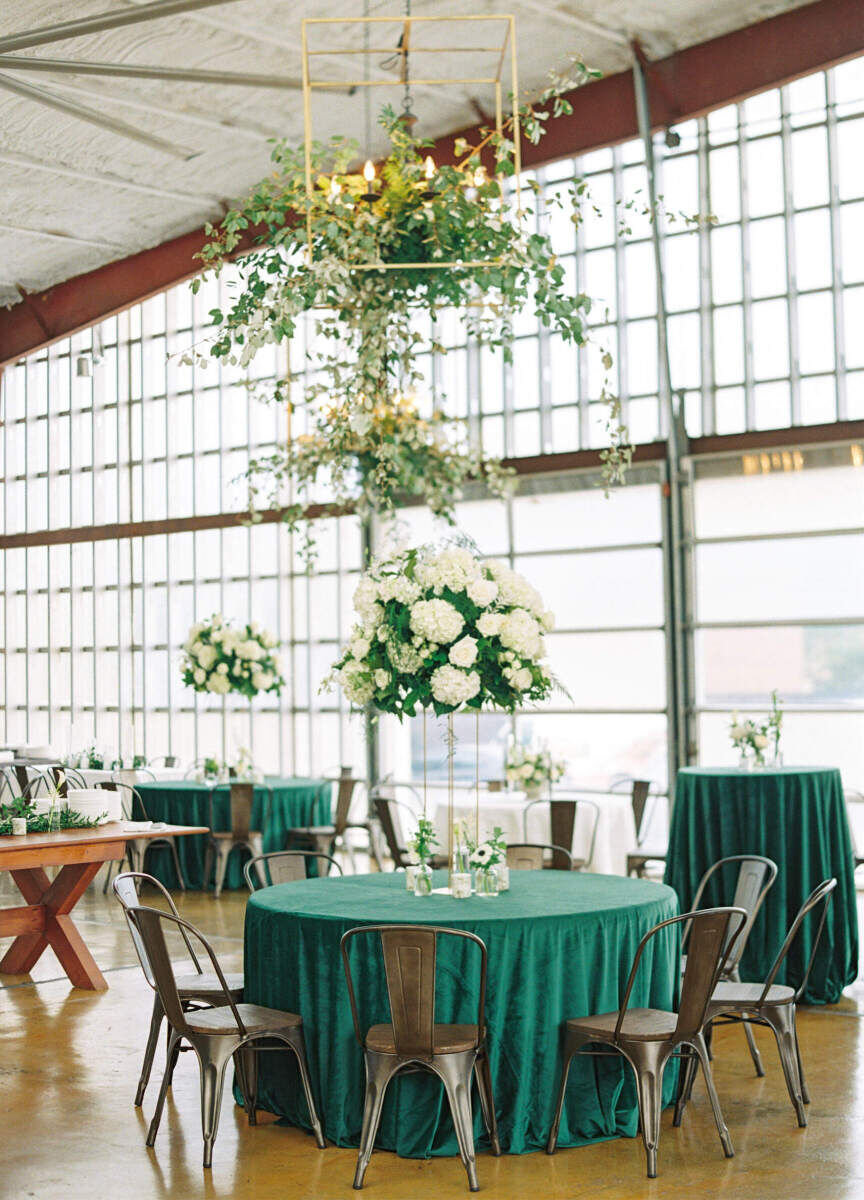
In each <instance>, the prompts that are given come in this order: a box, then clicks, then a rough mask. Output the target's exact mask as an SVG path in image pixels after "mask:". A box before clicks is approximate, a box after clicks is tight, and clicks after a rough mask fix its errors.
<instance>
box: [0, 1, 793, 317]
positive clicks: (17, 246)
mask: <svg viewBox="0 0 864 1200" xmlns="http://www.w3.org/2000/svg"><path fill="white" fill-rule="evenodd" d="M803 2H805V0H755V2H754V0H577V2H576V3H575V4H574V3H572V2H571V0H554V2H552V0H510V2H508V3H504V4H501V3H500V2H499V0H470V3H469V5H468V6H466V4H465V0H460V3H459V4H455V3H453V2H452V0H451V2H450V3H449V4H448V3H444V0H439V2H435V0H415V2H414V4H413V6H412V12H413V14H414V15H415V16H442V15H445V14H447V13H456V12H458V13H461V14H465V13H466V12H470V13H471V14H482V13H495V12H500V11H505V12H512V13H514V14H515V16H516V18H517V22H516V24H517V43H518V49H519V76H520V78H519V83H520V88H530V87H533V86H538V85H541V84H542V83H543V82H544V81H545V79H546V76H547V73H548V71H549V70H550V69H555V68H557V69H564V68H566V65H567V61H568V56H569V55H571V54H572V53H578V54H580V55H581V56H582V57H583V58H584V60H585V61H586V62H587V63H589V64H590V65H591V66H596V67H598V68H600V69H602V70H603V71H605V72H607V73H613V72H616V71H620V70H623V69H625V68H627V67H628V66H629V65H630V50H629V48H628V43H629V39H630V38H631V37H633V36H638V37H639V38H640V39H641V41H642V42H643V45H644V46H645V47H646V49H647V51H648V53H649V55H650V56H651V57H663V56H665V55H668V54H671V53H673V52H674V51H676V50H679V49H682V48H684V47H686V46H689V45H693V44H695V43H697V42H701V41H705V40H707V39H709V38H711V37H716V36H718V35H720V34H723V33H726V32H728V31H730V30H732V29H736V28H739V27H741V26H744V25H748V24H752V23H754V22H756V21H760V20H763V19H765V18H766V17H769V16H773V15H774V14H776V13H778V12H781V11H784V10H786V9H790V8H794V7H797V6H798V4H799V3H803ZM138 4H140V0H3V3H2V6H0V42H2V39H3V38H4V37H8V36H10V35H12V34H16V33H21V32H24V31H28V30H33V29H36V28H39V27H42V26H45V25H53V24H57V23H60V22H66V21H70V20H76V19H79V18H82V17H87V16H91V15H93V14H97V13H102V12H105V11H114V10H117V11H118V12H119V11H122V10H124V9H129V8H134V7H135V6H136V5H138ZM362 11H363V10H362V7H361V4H360V3H358V0H352V3H350V4H349V3H346V2H345V0H341V2H339V3H336V2H335V0H302V2H300V3H296V2H294V0H230V2H229V0H225V2H224V3H223V4H221V5H219V6H218V7H212V8H204V9H200V10H198V11H194V12H189V13H183V14H176V15H173V16H162V17H160V18H159V19H157V20H150V21H146V22H142V23H139V24H134V25H128V26H125V27H122V28H118V29H111V30H103V31H101V32H98V33H91V34H88V35H86V36H77V37H74V38H66V39H64V40H62V41H56V42H51V43H49V44H45V45H39V46H34V47H31V48H26V49H20V50H16V51H14V53H15V54H16V56H17V57H20V58H24V57H32V58H43V59H45V58H54V59H65V60H70V59H77V60H88V61H91V62H104V63H125V64H136V65H147V66H158V67H174V68H177V67H182V68H186V69H188V68H194V69H198V70H210V71H219V72H223V71H228V72H242V73H249V74H256V75H260V74H264V75H276V76H282V77H286V78H288V79H290V80H293V81H297V82H299V80H300V76H301V56H300V21H301V18H302V17H304V16H306V17H313V16H314V17H322V16H332V17H344V16H345V15H346V14H348V13H350V14H351V15H355V16H356V15H359V14H360V13H361V12H362ZM369 11H370V13H371V15H373V16H390V15H393V14H400V13H401V12H402V11H404V0H370V4H369ZM415 28H419V27H415ZM451 28H452V27H451ZM456 28H458V29H459V36H460V37H461V38H462V39H463V41H464V40H465V39H466V38H467V37H468V36H469V33H468V28H469V27H468V26H467V25H466V24H464V23H463V24H462V25H460V26H458V27H456ZM320 29H321V32H320V34H319V35H318V36H319V37H320V38H321V39H322V40H321V42H320V44H321V45H322V46H325V47H326V48H328V49H329V48H333V49H336V48H339V47H340V46H351V45H355V46H356V45H359V44H360V43H361V41H362V33H360V32H359V31H358V28H357V27H356V26H355V27H353V28H352V29H351V30H350V31H345V30H339V29H334V28H329V29H328V27H320ZM373 29H374V33H373V37H377V38H379V39H381V40H379V41H378V42H377V43H376V42H374V41H373V43H372V44H373V46H375V45H376V44H377V45H388V46H389V45H394V46H395V40H396V37H397V36H398V33H397V29H398V27H397V26H396V25H393V26H389V25H386V26H384V25H382V26H379V27H373ZM435 29H436V30H440V27H435ZM496 32H497V31H496ZM485 34H486V30H484V36H485ZM427 36H429V37H430V38H431V37H432V36H433V29H432V28H431V27H430V28H429V31H428V35H427ZM472 44H474V45H476V44H477V43H476V42H475V43H472ZM6 53H13V52H12V51H6ZM383 58H384V56H383V55H376V56H372V57H371V59H370V61H371V63H372V71H373V73H374V75H383V74H384V72H385V70H386V68H382V66H381V63H382V59H383ZM433 59H434V60H435V61H436V65H437V64H438V63H445V64H448V65H447V66H445V67H444V68H442V67H441V66H438V68H437V69H438V70H439V71H442V70H443V73H445V74H451V73H452V71H453V65H452V62H451V59H450V56H440V57H439V56H430V57H429V58H427V59H426V61H425V62H424V68H425V69H426V70H427V71H428V69H429V68H428V65H427V64H428V63H429V62H430V61H431V60H433ZM453 61H456V60H455V59H454V60H453ZM320 62H321V73H322V75H326V76H327V77H328V78H332V79H334V80H339V79H346V78H350V77H351V75H352V74H354V75H355V76H356V72H357V71H358V70H359V71H360V73H361V74H362V67H361V66H358V60H357V59H356V58H354V57H353V56H348V55H341V56H338V55H334V56H333V57H331V58H327V57H326V56H324V57H322V58H321V60H320ZM419 63H420V56H419V55H417V56H415V59H414V60H412V71H413V72H415V77H416V71H417V70H418V66H419ZM458 64H459V68H460V69H461V70H464V72H465V74H469V73H471V74H473V69H474V68H483V73H484V74H485V73H487V72H486V70H485V68H486V66H488V55H487V56H486V58H485V60H483V61H482V62H481V60H479V59H475V56H474V55H473V54H464V55H459V56H458ZM468 66H471V68H472V70H471V71H470V72H469V70H468V69H467V68H468ZM7 80H11V81H12V82H13V83H18V84H21V85H25V86H26V87H28V88H39V89H42V90H43V91H50V92H52V93H53V94H54V95H55V96H57V97H61V98H62V99H63V100H65V101H67V102H69V101H71V102H72V103H75V104H78V105H80V106H83V107H86V108H89V109H91V110H95V111H96V112H97V113H99V114H101V115H103V116H105V117H107V118H109V119H113V120H114V121H120V122H123V123H124V124H125V125H127V126H132V127H134V128H136V129H137V130H139V131H141V132H143V133H145V134H147V135H149V136H151V137H155V138H158V139H162V140H163V141H164V142H165V143H166V145H165V146H164V147H154V146H152V145H145V144H142V143H141V142H140V141H136V140H133V139H132V138H131V137H129V136H126V135H121V134H119V133H117V132H115V131H112V130H109V129H104V128H101V127H98V126H96V125H94V124H91V123H88V122H85V121H83V120H80V119H78V118H77V117H73V116H70V115H67V114H65V113H61V112H58V111H57V110H56V109H53V108H50V107H46V106H45V105H44V104H43V103H40V102H37V101H36V100H34V99H33V98H32V97H30V96H27V97H25V96H22V95H21V94H19V93H13V92H11V91H8V90H6V88H4V87H2V86H0V305H3V304H6V305H8V304H13V303H16V302H17V301H18V300H19V298H20V297H19V293H18V290H17V288H18V287H19V286H20V287H21V288H23V289H25V290H26V291H28V292H29V291H43V290H45V289H46V288H47V287H49V286H50V285H52V284H54V283H58V282H61V281H62V280H64V279H68V278H70V277H72V276H74V275H78V274H80V273H81V272H83V271H88V270H91V269H93V268H95V267H98V266H100V265H101V264H103V263H106V262H110V261H112V260H114V259H118V258H123V257H125V256H126V255H128V254H132V253H134V252H135V251H138V250H143V249H146V248H147V247H150V246H154V245H158V244H159V243H161V242H164V241H166V240H167V239H169V238H171V237H175V236H177V235H178V234H181V233H185V232H188V231H189V230H192V229H195V228H197V227H198V226H200V225H201V224H202V223H203V222H204V221H205V220H207V219H211V220H212V219H218V217H219V216H220V215H221V212H222V202H224V201H226V200H229V199H231V198H232V197H235V196H238V195H242V194H243V193H244V192H245V191H246V190H247V189H248V188H249V187H250V186H251V185H252V184H253V183H254V182H255V181H256V180H257V179H259V178H260V177H261V176H263V175H264V174H266V172H267V169H268V158H269V152H270V147H269V146H268V143H267V139H268V138H269V137H273V136H280V137H283V136H284V137H287V138H289V139H290V140H292V141H296V142H298V143H299V142H300V141H301V139H302V134H303V106H302V93H301V92H300V90H299V88H298V89H296V90H275V89H264V88H260V87H239V86H236V85H230V86H229V85H225V84H222V83H219V84H202V83H200V82H194V83H193V82H178V81H176V80H171V81H170V82H169V81H164V80H150V79H137V78H104V77H101V76H98V77H97V76H85V75H79V74H67V73H62V74H61V73H56V72H51V73H43V72H41V71H39V72H35V71H32V70H27V71H22V70H20V69H13V70H10V69H9V68H8V65H7V66H2V65H0V85H2V84H3V82H4V81H7ZM366 91H368V92H369V93H371V94H372V101H371V104H372V112H373V114H374V112H375V111H376V110H377V107H378V104H379V102H383V100H384V98H385V94H386V97H387V99H388V100H390V101H392V102H396V103H398V101H399V98H400V93H399V90H398V89H395V90H393V91H391V89H390V88H370V89H366ZM317 97H318V98H316V103H315V109H314V127H315V132H316V134H317V135H318V136H322V137H326V136H328V135H329V134H331V133H335V132H341V133H344V134H346V135H349V136H356V137H358V138H359V139H360V140H361V142H363V141H364V140H365V133H364V130H365V122H366V117H365V101H364V91H363V90H362V89H361V90H360V91H358V92H357V93H355V94H354V95H353V96H352V95H349V94H348V91H347V90H345V91H342V90H339V91H334V92H330V91H324V92H319V93H317ZM472 99H473V100H474V101H477V102H479V103H480V105H481V106H482V107H483V108H485V109H486V110H487V111H488V110H489V109H490V108H491V107H492V99H491V94H490V90H489V89H488V88H485V87H483V86H473V85H472V86H468V85H463V86H451V87H449V88H446V89H442V88H435V89H429V88H425V89H424V88H418V89H417V90H416V99H415V104H414V109H415V112H416V113H417V115H418V117H419V124H418V126H417V132H418V133H420V134H422V135H424V136H437V135H440V134H443V133H446V132H448V131H450V130H454V129H458V128H461V127H464V126H465V125H469V124H473V123H474V122H475V121H476V119H477V114H476V110H475V108H474V107H473V105H472V103H471V101H472ZM371 149H372V150H375V146H374V144H373V146H372V147H371Z"/></svg>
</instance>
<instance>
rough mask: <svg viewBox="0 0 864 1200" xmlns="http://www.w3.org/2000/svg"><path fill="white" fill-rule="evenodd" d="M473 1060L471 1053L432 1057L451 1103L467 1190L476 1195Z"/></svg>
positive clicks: (478, 1188)
mask: <svg viewBox="0 0 864 1200" xmlns="http://www.w3.org/2000/svg"><path fill="white" fill-rule="evenodd" d="M474 1057H475V1055H474V1053H473V1051H469V1052H467V1053H464V1054H439V1055H436V1056H435V1060H434V1063H435V1069H436V1071H437V1072H438V1074H439V1075H440V1077H441V1079H442V1081H443V1083H444V1089H445V1091H446V1092H447V1099H448V1100H449V1101H450V1112H451V1113H452V1115H453V1124H454V1126H455V1128H456V1140H457V1141H458V1143H459V1154H460V1156H461V1158H462V1162H463V1163H464V1164H465V1170H466V1171H467V1173H468V1187H469V1188H470V1190H471V1191H472V1192H479V1190H480V1185H479V1184H478V1182H477V1163H476V1159H475V1153H474V1122H473V1120H472V1117H471V1073H472V1071H473V1068H474Z"/></svg>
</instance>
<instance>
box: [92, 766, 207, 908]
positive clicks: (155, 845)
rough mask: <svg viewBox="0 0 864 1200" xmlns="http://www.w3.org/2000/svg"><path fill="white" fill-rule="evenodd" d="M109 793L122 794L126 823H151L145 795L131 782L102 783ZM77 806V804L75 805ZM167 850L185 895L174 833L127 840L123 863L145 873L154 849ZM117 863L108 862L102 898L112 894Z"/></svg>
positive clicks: (120, 865) (184, 883)
mask: <svg viewBox="0 0 864 1200" xmlns="http://www.w3.org/2000/svg"><path fill="white" fill-rule="evenodd" d="M99 786H101V787H103V788H104V789H105V791H110V792H119V793H120V797H121V800H120V803H121V805H122V809H123V819H124V821H132V820H134V819H136V815H137V816H140V817H141V819H142V820H144V821H147V820H149V818H148V816H147V806H146V805H145V803H144V800H143V798H142V796H141V793H140V792H139V791H138V789H137V788H136V787H133V786H132V784H131V783H123V782H122V780H119V779H114V780H112V781H111V782H110V783H106V784H100V785H99ZM72 807H74V804H73V806H72ZM158 849H167V850H168V851H169V852H170V854H171V858H172V859H173V862H174V873H175V875H176V876H177V884H178V886H179V888H180V891H181V892H185V891H186V880H185V878H184V876H183V868H182V867H181V866H180V855H179V854H178V853H177V839H176V838H175V837H174V836H173V835H172V834H170V833H168V834H166V835H165V836H164V837H160V838H136V837H134V836H133V837H129V838H127V839H126V853H125V855H124V856H123V862H128V864H129V867H130V868H131V870H132V871H133V872H137V873H138V874H140V873H141V872H142V871H143V870H144V866H145V863H146V859H147V855H148V854H149V853H150V852H151V851H152V850H158ZM113 866H114V864H113V863H110V862H109V863H108V866H107V870H106V872H105V882H104V884H103V885H102V895H103V896H105V895H107V893H108V885H109V884H110V882H111V870H112V867H113ZM122 868H123V863H120V864H119V869H121V870H122Z"/></svg>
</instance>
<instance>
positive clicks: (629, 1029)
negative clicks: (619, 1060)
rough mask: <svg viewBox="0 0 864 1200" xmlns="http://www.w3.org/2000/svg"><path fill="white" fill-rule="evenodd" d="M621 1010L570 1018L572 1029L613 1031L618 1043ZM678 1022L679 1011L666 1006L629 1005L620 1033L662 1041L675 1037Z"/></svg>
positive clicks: (597, 1033) (635, 1039)
mask: <svg viewBox="0 0 864 1200" xmlns="http://www.w3.org/2000/svg"><path fill="white" fill-rule="evenodd" d="M618 1016H619V1012H618V1010H617V1009H616V1010H615V1012H610V1013H600V1014H599V1016H596V1017H577V1018H576V1019H575V1020H570V1021H567V1022H566V1025H567V1029H568V1031H570V1030H572V1031H573V1032H574V1033H588V1034H591V1036H592V1037H595V1038H596V1037H602V1035H603V1034H604V1033H608V1034H609V1041H610V1043H613V1044H614V1036H615V1026H616V1025H617V1024H618ZM677 1024H678V1014H677V1013H674V1012H664V1011H663V1009H662V1008H628V1009H627V1012H626V1014H625V1016H624V1021H623V1024H622V1025H621V1029H620V1033H621V1034H622V1036H623V1037H626V1038H627V1039H628V1041H633V1042H660V1041H663V1040H664V1038H668V1037H671V1035H672V1034H673V1033H674V1032H675V1028H676V1026H677Z"/></svg>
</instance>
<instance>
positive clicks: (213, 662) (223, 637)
mask: <svg viewBox="0 0 864 1200" xmlns="http://www.w3.org/2000/svg"><path fill="white" fill-rule="evenodd" d="M278 645H279V642H278V640H277V639H276V638H275V637H274V636H273V635H272V634H270V633H268V632H267V631H266V630H265V629H259V627H258V625H256V624H255V622H254V621H253V622H251V624H249V625H244V626H242V627H240V628H237V627H235V626H234V625H232V624H231V622H230V621H226V620H225V618H224V617H223V616H222V614H221V613H217V614H216V615H215V616H213V617H211V618H210V620H209V621H201V622H199V623H198V624H196V625H193V626H192V628H191V629H190V630H189V637H188V638H187V639H186V643H185V645H184V646H183V662H182V664H181V671H182V675H183V682H184V683H185V684H187V685H188V686H189V687H191V688H194V689H195V691H196V692H210V693H212V694H215V695H217V696H227V695H228V693H229V692H239V693H240V694H241V695H243V696H248V697H249V698H250V700H251V699H252V697H253V696H257V695H258V693H259V692H276V693H277V694H278V693H279V692H280V691H281V690H282V688H283V687H284V686H285V680H284V679H283V677H282V674H281V671H282V663H281V661H280V658H279V655H278V654H277V653H276V652H275V651H276V647H277V646H278Z"/></svg>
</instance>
